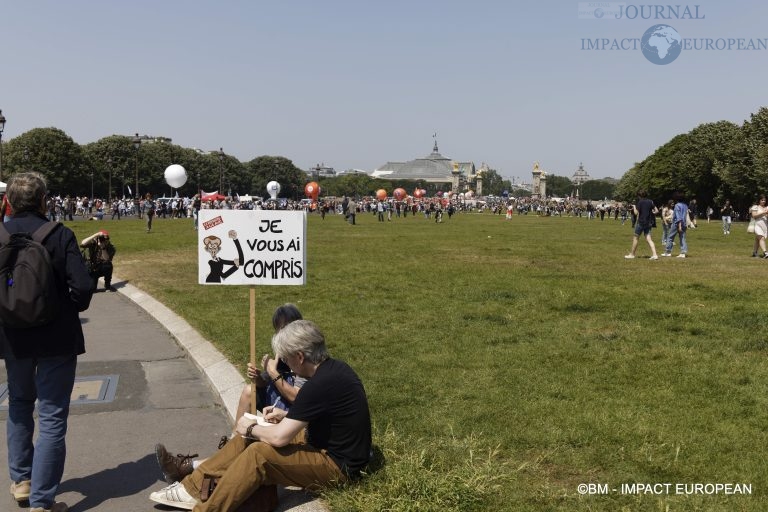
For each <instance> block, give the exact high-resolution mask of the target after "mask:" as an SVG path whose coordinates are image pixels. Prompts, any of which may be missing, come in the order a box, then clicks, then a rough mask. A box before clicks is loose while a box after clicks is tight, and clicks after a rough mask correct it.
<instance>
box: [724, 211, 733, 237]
mask: <svg viewBox="0 0 768 512" xmlns="http://www.w3.org/2000/svg"><path fill="white" fill-rule="evenodd" d="M730 230H731V216H730V215H723V233H728V232H729V231H730Z"/></svg>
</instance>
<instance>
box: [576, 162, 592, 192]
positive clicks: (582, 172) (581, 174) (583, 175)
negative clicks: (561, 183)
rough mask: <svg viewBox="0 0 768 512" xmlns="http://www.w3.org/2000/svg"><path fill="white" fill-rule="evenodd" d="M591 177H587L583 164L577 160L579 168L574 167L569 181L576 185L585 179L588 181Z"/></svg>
mask: <svg viewBox="0 0 768 512" xmlns="http://www.w3.org/2000/svg"><path fill="white" fill-rule="evenodd" d="M591 179H592V178H590V177H589V173H588V172H587V171H585V170H584V164H583V163H581V162H579V168H578V169H576V172H574V173H573V178H571V183H573V184H574V185H576V186H577V187H578V186H579V185H581V184H582V183H584V182H585V181H589V180H591Z"/></svg>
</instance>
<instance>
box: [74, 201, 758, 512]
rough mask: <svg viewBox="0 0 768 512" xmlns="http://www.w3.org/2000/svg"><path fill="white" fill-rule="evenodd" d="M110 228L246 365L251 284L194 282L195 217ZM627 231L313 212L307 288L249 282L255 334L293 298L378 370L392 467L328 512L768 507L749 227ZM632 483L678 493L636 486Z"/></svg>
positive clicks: (384, 441) (379, 408)
mask: <svg viewBox="0 0 768 512" xmlns="http://www.w3.org/2000/svg"><path fill="white" fill-rule="evenodd" d="M94 224H95V223H93V222H87V223H86V222H76V223H69V225H70V226H71V227H72V228H73V229H74V230H75V231H76V233H77V235H78V238H82V237H83V236H85V235H87V234H90V233H91V232H92V231H95V226H94ZM99 226H106V227H107V229H109V231H110V234H111V236H112V239H113V241H114V243H115V245H116V246H117V249H118V253H117V256H116V258H115V268H116V273H117V274H118V275H119V276H120V277H122V278H125V279H127V280H128V281H130V282H131V283H132V284H134V285H136V286H138V287H139V288H142V289H144V290H146V291H147V292H148V293H150V294H152V295H153V296H155V297H157V298H158V299H159V300H160V301H162V302H163V303H165V304H166V305H168V306H169V307H170V308H171V309H173V310H175V311H176V312H177V313H178V314H180V315H181V316H183V317H185V318H186V319H187V321H188V322H189V323H190V324H191V325H193V326H194V327H195V328H196V329H198V330H199V331H200V332H201V333H202V334H203V335H204V336H206V337H207V338H208V339H210V340H212V341H213V342H214V343H215V344H216V345H217V346H218V347H219V349H221V350H222V352H224V353H225V354H226V355H227V356H228V357H229V358H230V359H231V361H233V362H234V363H235V364H237V365H238V366H239V367H241V368H242V369H243V372H244V367H245V362H246V361H247V359H248V339H249V328H248V316H249V301H248V287H246V286H243V287H237V286H201V285H198V284H197V274H196V271H197V261H196V260H195V259H194V258H195V257H196V244H197V233H196V231H195V230H194V229H193V228H192V221H191V220H189V219H183V220H181V219H176V220H170V219H166V220H164V219H157V220H156V221H155V226H154V228H153V232H152V233H151V234H146V233H145V232H144V231H145V228H144V224H143V223H142V222H139V221H138V220H125V219H124V220H121V221H119V222H117V221H115V222H104V223H101V224H99ZM660 237H661V230H660V229H659V230H654V238H655V239H656V240H657V244H658V240H659V239H660ZM631 238H632V231H631V228H630V226H629V223H627V224H626V225H624V226H621V222H620V221H613V220H607V219H606V220H605V221H600V220H592V221H588V220H587V219H585V218H568V217H564V218H560V217H548V218H544V217H536V216H532V215H529V216H517V215H515V216H514V218H513V219H512V220H510V221H507V220H505V219H504V217H503V216H494V215H490V214H462V215H456V216H454V217H453V218H452V219H450V220H448V218H447V215H446V216H445V219H444V222H443V223H442V224H435V223H434V221H433V220H431V221H428V220H426V219H424V217H423V216H416V217H412V216H409V217H407V218H404V219H403V218H400V219H393V221H392V222H384V223H379V222H377V220H376V217H375V216H374V215H369V214H366V215H358V225H357V226H350V225H348V224H346V223H345V222H344V221H343V218H342V217H340V216H328V217H326V219H325V220H324V221H323V220H321V219H320V217H319V216H316V215H310V216H309V219H308V227H307V267H308V276H307V285H306V286H303V287H289V286H278V287H269V286H263V287H257V288H256V296H257V299H256V301H257V344H258V346H259V347H261V348H260V349H259V351H264V352H266V351H267V350H268V347H269V336H270V332H271V327H270V319H271V314H272V311H273V310H274V308H275V307H276V306H277V305H279V304H282V303H284V302H294V303H296V304H298V305H299V307H300V309H301V311H302V312H303V313H304V315H305V317H306V318H308V319H311V320H314V321H316V322H317V323H318V324H319V325H320V326H321V328H322V329H323V331H324V333H325V335H326V338H327V340H328V342H329V347H330V351H331V353H332V354H333V355H334V356H335V357H338V358H340V359H344V360H346V361H347V362H349V363H350V364H351V365H352V367H353V368H355V369H356V370H357V372H358V373H359V375H360V376H361V378H362V379H363V382H364V384H365V386H366V390H367V392H368V397H369V401H370V406H371V412H372V416H373V421H374V443H375V444H376V446H377V448H378V449H379V450H380V454H379V456H380V457H383V459H384V460H385V461H386V462H385V464H384V465H383V467H382V468H381V469H380V470H379V471H377V472H375V473H374V474H372V475H371V476H370V477H368V478H367V479H366V480H365V481H363V482H362V483H361V484H359V485H357V486H353V487H349V488H346V489H341V490H338V491H330V492H328V493H327V494H326V495H325V497H326V498H327V499H328V501H329V503H330V506H331V507H332V509H333V510H334V511H353V510H363V511H371V512H380V511H383V510H393V511H395V510H397V511H405V510H412V511H433V510H434V511H441V512H442V511H469V510H477V511H483V510H512V511H519V510H520V511H526V510H531V511H571V510H578V511H582V510H589V511H612V512H613V511H648V510H652V511H683V510H685V511H694V510H696V511H698V510H701V511H729V512H730V511H764V510H768V493H767V492H766V489H767V488H768V464H767V463H766V458H767V457H766V455H767V452H768V450H767V449H766V446H768V398H767V397H768V384H767V383H768V365H766V354H768V330H767V327H768V326H767V325H766V324H767V323H768V315H766V306H764V305H763V304H762V302H763V295H764V293H765V290H763V289H762V288H761V286H763V284H764V282H763V279H765V278H766V276H768V262H767V261H763V260H761V259H756V258H750V257H749V255H750V254H751V252H752V240H753V238H752V235H749V234H747V233H746V225H745V224H735V225H734V227H733V230H732V234H731V235H730V236H728V237H726V236H724V235H723V234H722V230H721V228H720V223H719V221H717V222H716V221H713V222H712V223H711V224H707V223H706V221H700V222H699V228H698V229H696V230H691V231H689V236H688V239H689V240H688V245H689V256H690V257H689V258H687V259H685V260H680V259H677V258H661V259H660V260H659V261H649V260H648V259H647V256H649V255H650V253H649V250H648V247H647V245H646V244H645V242H644V241H642V240H641V245H640V249H639V250H638V255H639V256H641V257H639V258H638V259H635V260H625V259H624V258H623V255H624V254H626V253H627V252H628V251H629V248H630V244H631ZM657 248H658V250H659V253H661V252H662V250H661V248H660V247H659V246H658V245H657ZM674 253H675V254H677V247H676V248H675V251H674ZM581 483H586V484H600V485H601V486H603V485H605V486H606V487H605V488H603V487H601V488H600V489H607V494H601V495H590V494H584V495H582V494H579V487H578V486H579V484H581ZM636 483H643V484H666V483H669V484H672V487H671V488H667V487H664V488H662V487H660V486H657V487H656V490H660V491H662V492H661V493H660V494H650V493H648V494H646V493H645V492H637V490H638V488H637V487H636V488H635V489H634V491H633V492H631V491H632V490H631V489H627V488H626V487H625V488H622V484H625V485H626V484H636ZM675 484H742V485H751V494H746V495H738V494H737V495H730V494H725V493H724V492H723V491H721V492H719V493H718V494H710V493H708V492H707V489H708V488H705V490H704V491H703V492H700V493H696V494H688V493H687V492H686V489H685V488H683V489H682V492H683V494H677V493H676V491H677V488H676V487H675ZM597 489H598V488H597V487H595V490H597ZM614 489H615V491H614ZM688 490H690V488H689V489H688Z"/></svg>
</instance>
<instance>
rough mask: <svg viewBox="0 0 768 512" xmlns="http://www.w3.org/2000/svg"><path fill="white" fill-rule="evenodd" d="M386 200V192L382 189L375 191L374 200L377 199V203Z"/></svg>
mask: <svg viewBox="0 0 768 512" xmlns="http://www.w3.org/2000/svg"><path fill="white" fill-rule="evenodd" d="M386 198H387V191H386V190H384V189H383V188H380V189H379V190H377V191H376V199H378V200H379V201H383V200H385V199H386Z"/></svg>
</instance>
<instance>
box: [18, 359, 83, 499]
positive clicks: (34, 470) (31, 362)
mask: <svg viewBox="0 0 768 512" xmlns="http://www.w3.org/2000/svg"><path fill="white" fill-rule="evenodd" d="M76 368H77V357H76V356H63V357H49V358H40V359H12V358H6V360H5V369H6V372H7V373H8V399H9V404H8V423H7V434H8V435H7V441H8V469H9V473H10V476H11V479H12V480H13V481H14V482H20V481H22V480H32V492H31V494H30V496H29V505H30V507H33V508H34V507H42V508H45V509H49V508H51V506H52V505H53V503H54V499H55V498H56V492H57V491H58V488H59V483H60V482H61V476H62V474H63V473H64V459H65V458H66V453H67V447H66V442H65V439H64V438H65V436H66V434H67V418H68V416H69V401H70V396H71V395H72V388H73V387H74V383H75V369H76ZM36 400H37V416H38V421H39V429H40V431H39V434H38V437H37V445H36V446H35V445H33V444H32V436H33V434H34V432H35V419H34V417H33V416H32V413H33V412H34V410H35V401H36Z"/></svg>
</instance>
